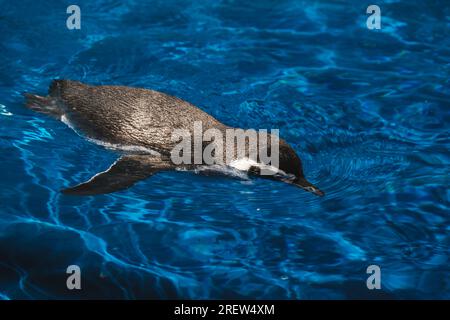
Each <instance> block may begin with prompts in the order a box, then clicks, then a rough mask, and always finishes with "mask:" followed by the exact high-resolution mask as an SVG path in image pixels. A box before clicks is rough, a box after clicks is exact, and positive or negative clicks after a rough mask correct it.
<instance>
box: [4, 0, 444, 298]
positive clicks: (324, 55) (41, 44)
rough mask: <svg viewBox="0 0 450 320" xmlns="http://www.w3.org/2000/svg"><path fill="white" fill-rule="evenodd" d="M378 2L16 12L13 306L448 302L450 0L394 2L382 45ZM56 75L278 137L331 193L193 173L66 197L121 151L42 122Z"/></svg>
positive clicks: (31, 6) (10, 234)
mask: <svg viewBox="0 0 450 320" xmlns="http://www.w3.org/2000/svg"><path fill="white" fill-rule="evenodd" d="M74 3H75V4H78V5H79V6H80V7H81V30H68V29H67V28H66V18H67V17H68V14H66V8H67V6H68V5H70V4H74ZM370 4H373V3H372V1H370V2H369V1H329V3H326V2H325V1H312V0H308V1H300V0H292V1H260V0H258V1H244V0H238V1H182V0H177V1H167V0H163V1H145V2H144V1H141V2H139V1H122V0H115V1H113V0H110V1H107V0H104V1H103V0H97V1H81V0H77V1H68V0H67V1H39V2H38V1H0V88H1V89H0V104H1V105H0V148H1V149H0V151H1V152H0V172H1V179H0V203H1V206H0V298H4V299H47V298H65V299H77V298H119V299H133V298H258V299H262V298H275V299H346V298H365V299H378V298H388V299H391V298H392V299H405V298H418V299H427V298H437V299H449V298H450V263H449V262H450V261H449V252H450V250H449V246H450V237H449V234H450V219H449V218H450V217H449V195H450V192H449V188H448V186H449V173H450V172H449V162H450V161H449V160H450V159H449V156H450V154H449V147H450V140H449V122H450V121H449V120H450V112H449V111H450V107H449V105H450V81H449V78H450V77H449V76H450V3H449V2H448V1H395V0H391V1H381V0H380V1H376V4H378V5H379V6H380V7H381V14H382V20H381V24H382V28H381V30H368V29H367V27H366V18H367V16H368V15H367V14H366V8H367V6H368V5H370ZM54 78H67V79H74V80H80V81H84V82H87V83H91V84H120V85H132V86H138V87H145V88H152V89H156V90H160V91H164V92H167V93H169V94H173V95H176V96H178V97H181V98H183V99H185V100H188V101H190V102H192V103H194V104H196V105H198V106H200V107H201V108H202V109H204V110H206V111H207V112H209V113H210V114H212V115H213V116H215V117H216V118H218V119H219V120H221V121H222V122H224V123H226V124H228V125H231V126H234V127H244V128H268V129H271V128H278V129H280V135H281V136H282V137H283V138H284V139H286V140H287V141H288V142H289V143H290V144H291V145H292V146H293V147H294V149H295V150H296V151H297V152H298V153H299V154H300V156H301V158H302V159H303V162H304V169H305V174H306V177H307V178H308V179H309V180H311V181H312V182H313V183H315V184H317V185H318V186H319V187H320V188H321V189H322V190H324V191H325V192H326V196H325V197H323V198H318V197H315V196H314V195H312V194H309V193H306V192H304V191H302V190H300V189H298V188H294V187H290V186H288V185H285V184H281V183H277V182H271V181H265V180H259V179H257V180H252V181H240V180H236V179H229V178H226V177H205V176H201V175H196V174H193V173H189V172H167V173H161V174H158V175H156V176H154V177H152V178H151V179H148V180H146V181H143V182H140V183H138V184H137V185H135V186H134V187H132V188H131V189H128V190H126V191H121V192H117V193H114V194H110V195H100V196H95V197H69V196H64V195H62V194H61V193H59V190H60V189H62V188H64V187H68V186H71V185H74V184H77V183H79V182H81V181H85V180H87V179H88V178H90V177H91V176H92V175H94V174H95V173H97V172H99V171H103V170H104V169H106V168H108V167H109V166H110V164H111V163H112V162H113V161H115V159H116V158H117V155H116V154H115V153H114V152H113V151H109V150H106V149H103V148H102V147H100V146H97V145H94V144H92V143H90V142H88V141H86V140H85V139H83V138H82V137H80V136H79V135H77V134H76V133H74V132H73V131H72V130H70V129H69V128H68V127H67V126H65V125H64V124H63V123H61V122H58V121H55V120H53V119H51V118H48V117H45V116H43V115H39V114H37V113H33V112H32V111H29V110H27V109H25V108H24V106H23V98H22V96H21V94H22V92H29V91H31V92H36V93H45V92H46V90H47V87H48V85H49V83H50V81H51V80H52V79H54ZM73 264H75V265H78V266H80V268H81V272H82V273H81V276H82V289H81V290H79V291H77V290H73V291H70V290H67V288H66V278H67V276H68V275H67V274H66V268H67V267H68V266H69V265H73ZM372 264H375V265H378V266H379V267H380V268H381V290H368V289H367V287H366V279H367V277H368V276H369V275H368V274H366V268H367V267H368V266H369V265H372Z"/></svg>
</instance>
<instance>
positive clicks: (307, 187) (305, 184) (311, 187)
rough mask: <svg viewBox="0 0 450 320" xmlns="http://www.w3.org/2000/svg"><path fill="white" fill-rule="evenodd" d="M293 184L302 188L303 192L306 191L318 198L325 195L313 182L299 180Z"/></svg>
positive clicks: (303, 179)
mask: <svg viewBox="0 0 450 320" xmlns="http://www.w3.org/2000/svg"><path fill="white" fill-rule="evenodd" d="M292 184H294V185H296V186H297V187H300V188H302V189H303V190H306V191H308V192H311V193H314V194H315V195H316V196H319V197H323V196H324V195H325V192H323V191H322V190H320V189H319V188H317V187H316V186H315V185H313V184H312V183H311V182H309V181H307V180H306V179H305V178H298V179H295V180H294V181H293V182H292Z"/></svg>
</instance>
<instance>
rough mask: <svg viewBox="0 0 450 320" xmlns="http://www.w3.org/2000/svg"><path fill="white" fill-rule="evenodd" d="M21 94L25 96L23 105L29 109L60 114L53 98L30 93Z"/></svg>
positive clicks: (52, 114)
mask: <svg viewBox="0 0 450 320" xmlns="http://www.w3.org/2000/svg"><path fill="white" fill-rule="evenodd" d="M23 96H24V97H25V106H26V107H27V108H28V109H30V110H33V111H36V112H39V113H43V114H47V115H51V116H61V115H62V114H61V110H60V109H59V107H58V105H57V103H56V101H55V99H54V98H52V97H48V96H47V97H42V96H38V95H37V94H32V93H24V94H23Z"/></svg>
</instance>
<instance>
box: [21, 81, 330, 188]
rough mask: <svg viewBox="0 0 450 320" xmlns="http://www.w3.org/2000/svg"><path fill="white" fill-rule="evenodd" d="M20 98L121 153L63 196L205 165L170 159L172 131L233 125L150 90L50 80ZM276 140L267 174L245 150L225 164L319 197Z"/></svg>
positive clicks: (221, 129)
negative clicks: (44, 89)
mask: <svg viewBox="0 0 450 320" xmlns="http://www.w3.org/2000/svg"><path fill="white" fill-rule="evenodd" d="M24 96H25V97H26V106H27V107H28V108H30V109H31V110H34V111H37V112H40V113H43V114H46V115H49V116H51V117H53V118H55V119H58V120H60V121H62V122H64V123H66V124H67V125H68V126H69V127H70V128H72V129H74V130H75V131H77V132H79V133H81V134H83V135H84V136H86V137H87V138H88V139H90V140H91V141H94V142H98V143H101V144H102V145H104V146H107V147H112V148H114V149H118V150H120V151H121V152H122V156H121V157H120V158H119V159H118V160H117V161H116V162H115V163H114V164H112V165H111V167H110V168H109V169H107V170H106V171H104V172H100V173H97V174H96V175H94V176H93V177H92V178H91V179H89V180H88V181H86V182H84V183H81V184H79V185H77V186H74V187H70V188H68V189H64V190H62V192H63V193H64V194H71V195H96V194H104V193H111V192H115V191H119V190H122V189H126V188H128V187H130V186H132V185H133V184H134V183H136V182H138V181H140V180H143V179H146V178H148V177H150V176H151V175H153V174H155V173H157V172H159V171H168V170H176V169H179V168H182V169H187V170H193V169H195V168H196V167H199V166H200V165H204V164H203V163H200V164H199V163H196V164H175V163H174V162H173V161H172V158H171V154H172V151H173V149H174V147H175V146H176V144H177V143H176V142H174V140H173V137H172V134H173V131H174V130H175V129H178V130H184V132H188V133H189V134H193V123H194V122H200V123H201V125H202V130H208V129H214V130H217V131H219V132H225V131H226V130H227V129H232V128H231V127H228V126H226V125H224V124H223V123H221V122H219V121H218V120H216V119H215V118H213V117H212V116H210V115H209V114H207V113H206V112H204V111H202V110H200V109H199V108H197V107H196V106H194V105H192V104H190V103H188V102H186V101H183V100H181V99H179V98H176V97H173V96H170V95H167V94H165V93H162V92H158V91H154V90H147V89H140V88H131V87H124V86H91V85H87V84H83V83H81V82H78V81H71V80H54V81H53V82H52V83H51V85H50V87H49V92H48V95H47V96H45V97H43V96H38V95H35V94H30V93H25V94H24ZM271 139H273V137H272V138H271V136H270V135H269V138H268V139H267V145H268V147H267V149H270V146H269V142H270V141H271ZM278 141H279V144H278V145H279V151H278V152H279V161H278V167H276V168H272V167H271V169H273V170H275V171H276V172H275V173H274V174H272V175H264V176H263V175H262V174H261V172H262V168H265V167H267V166H265V164H263V163H260V162H259V158H257V159H256V161H255V160H250V159H249V158H248V157H246V156H248V150H247V152H246V153H239V152H235V153H233V155H234V157H231V159H228V161H227V162H226V163H225V164H226V165H227V166H231V167H233V168H235V169H237V170H244V171H247V172H248V173H250V174H252V175H260V176H261V177H267V178H270V179H274V180H279V181H282V182H286V183H289V184H292V185H295V186H298V187H300V188H302V189H304V190H307V191H309V192H312V193H314V194H316V195H318V196H323V195H324V193H323V192H322V191H321V190H319V189H318V188H317V187H316V186H314V185H313V184H311V183H310V182H308V181H307V180H306V179H305V177H304V175H303V169H302V163H301V160H300V158H299V157H298V156H297V154H296V153H295V151H294V150H293V149H292V147H290V146H289V144H288V143H286V142H285V141H284V140H282V139H279V140H278ZM204 147H205V146H204V145H202V148H203V149H204ZM247 147H248V145H247ZM235 151H236V150H235ZM239 155H240V156H239Z"/></svg>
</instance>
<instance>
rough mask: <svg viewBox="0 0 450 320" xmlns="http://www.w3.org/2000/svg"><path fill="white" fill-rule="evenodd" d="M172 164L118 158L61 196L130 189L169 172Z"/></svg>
mask: <svg viewBox="0 0 450 320" xmlns="http://www.w3.org/2000/svg"><path fill="white" fill-rule="evenodd" d="M172 167H173V165H172V163H171V162H169V161H168V160H164V159H162V158H160V157H154V156H146V155H128V156H123V157H121V158H119V159H118V160H117V161H116V162H115V163H113V164H112V165H111V167H109V169H107V170H106V171H103V172H100V173H97V174H96V175H95V176H93V177H92V178H91V179H89V180H88V181H86V182H83V183H81V184H79V185H77V186H74V187H70V188H67V189H64V190H62V191H61V192H62V193H63V194H67V195H77V196H91V195H97V194H105V193H111V192H115V191H119V190H123V189H127V188H129V187H131V186H132V185H133V184H135V183H136V182H138V181H140V180H143V179H146V178H148V177H150V176H151V175H153V174H155V173H157V172H158V171H162V170H170V169H171V168H172Z"/></svg>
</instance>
